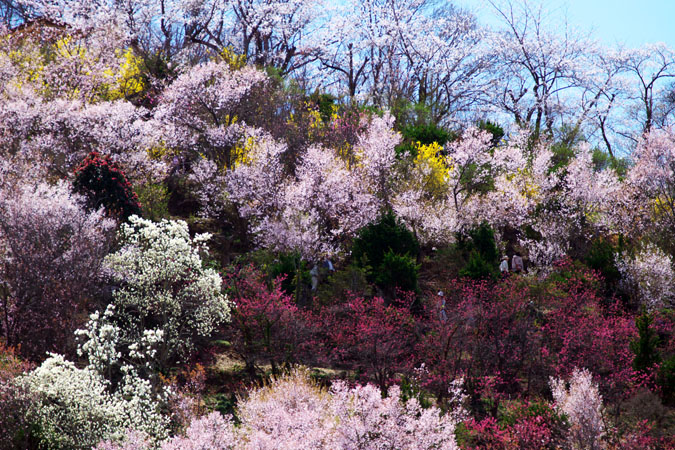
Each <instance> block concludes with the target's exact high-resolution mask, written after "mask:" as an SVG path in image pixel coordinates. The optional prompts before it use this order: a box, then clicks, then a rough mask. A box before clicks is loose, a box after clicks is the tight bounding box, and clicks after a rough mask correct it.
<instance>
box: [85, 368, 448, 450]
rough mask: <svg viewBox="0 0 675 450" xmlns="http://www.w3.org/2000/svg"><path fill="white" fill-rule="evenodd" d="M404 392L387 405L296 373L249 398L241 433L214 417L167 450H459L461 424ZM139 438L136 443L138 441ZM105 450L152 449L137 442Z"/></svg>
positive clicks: (365, 392) (362, 391)
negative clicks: (457, 429) (325, 386)
mask: <svg viewBox="0 0 675 450" xmlns="http://www.w3.org/2000/svg"><path fill="white" fill-rule="evenodd" d="M400 395H401V394H400V391H399V390H398V388H395V389H391V390H390V391H389V395H388V397H387V398H384V399H383V398H382V393H381V392H380V390H379V389H377V388H375V387H373V386H363V387H361V386H357V387H354V388H350V387H349V386H348V385H347V384H346V383H343V382H337V383H334V384H333V386H332V387H331V389H330V391H328V392H326V391H324V390H322V389H320V388H319V387H318V386H316V385H315V384H314V383H313V382H311V381H310V380H309V379H308V376H307V374H306V373H303V372H295V373H294V374H291V375H289V376H285V377H282V378H278V379H276V380H274V381H272V382H271V384H270V385H269V386H265V387H262V388H259V389H255V390H253V391H251V392H249V396H248V398H247V399H246V400H245V401H243V402H242V404H241V405H240V407H239V414H238V417H239V419H240V420H241V424H240V425H239V426H236V427H235V426H234V424H233V422H232V419H231V418H230V417H223V416H221V415H220V414H219V413H217V412H214V413H211V414H209V415H207V416H204V417H201V418H197V419H195V420H194V421H193V422H192V423H191V424H190V426H189V427H188V429H187V430H186V433H185V436H180V437H176V438H173V439H171V440H169V441H167V442H165V443H163V444H162V445H161V448H162V449H164V450H173V449H201V448H210V449H223V450H224V449H240V448H241V449H244V448H259V449H273V448H288V449H291V448H296V449H345V450H346V449H353V448H401V449H411V450H412V449H429V448H439V449H447V450H453V449H457V448H458V447H457V444H456V443H455V437H454V430H455V425H456V423H455V422H454V420H453V419H452V418H451V417H452V416H451V415H449V414H446V415H442V414H441V412H440V410H438V409H437V408H434V407H432V408H427V409H423V408H421V407H420V404H419V403H418V402H417V401H416V400H414V399H413V400H409V401H408V402H407V403H405V404H402V403H401V401H400V400H401V398H400ZM132 438H133V435H132ZM97 448H98V449H100V450H122V449H124V450H130V449H143V448H147V447H145V446H143V445H139V444H138V442H137V441H134V440H130V441H129V442H128V443H127V444H122V445H114V444H111V443H102V444H100V445H99V446H98V447H97Z"/></svg>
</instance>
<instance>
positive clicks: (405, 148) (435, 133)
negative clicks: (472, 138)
mask: <svg viewBox="0 0 675 450" xmlns="http://www.w3.org/2000/svg"><path fill="white" fill-rule="evenodd" d="M401 134H402V135H403V142H402V143H401V144H399V145H398V146H397V147H396V154H397V155H399V156H401V155H403V154H405V153H409V154H410V155H411V156H413V157H415V156H417V149H416V145H415V144H416V143H417V142H419V143H420V144H422V145H429V144H432V143H434V142H437V143H438V144H439V145H440V146H441V147H442V146H444V145H445V144H446V143H448V142H452V141H454V140H455V139H457V133H455V132H452V131H447V130H445V129H444V128H441V127H439V126H438V125H435V124H421V125H408V126H406V127H404V128H403V129H402V130H401Z"/></svg>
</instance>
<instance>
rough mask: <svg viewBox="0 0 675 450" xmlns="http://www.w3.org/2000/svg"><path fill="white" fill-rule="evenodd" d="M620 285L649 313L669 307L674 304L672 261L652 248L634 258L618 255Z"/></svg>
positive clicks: (674, 279)
mask: <svg viewBox="0 0 675 450" xmlns="http://www.w3.org/2000/svg"><path fill="white" fill-rule="evenodd" d="M617 259H618V260H617V264H616V265H617V268H618V269H619V272H621V276H622V278H623V281H622V284H623V285H624V288H626V289H627V290H628V291H629V292H631V293H632V294H633V295H634V296H635V297H637V300H639V302H640V304H641V305H642V306H643V307H644V308H646V309H647V310H648V311H651V310H654V309H658V308H661V307H669V306H671V305H672V304H673V301H674V300H675V271H674V270H673V258H672V257H671V256H670V255H668V254H666V253H664V252H663V251H662V250H661V249H659V248H658V247H656V246H655V245H646V246H645V247H644V248H643V249H642V250H641V251H640V252H639V253H637V254H636V255H635V256H633V257H630V256H628V255H617Z"/></svg>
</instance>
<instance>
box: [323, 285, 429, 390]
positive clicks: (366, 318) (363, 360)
mask: <svg viewBox="0 0 675 450" xmlns="http://www.w3.org/2000/svg"><path fill="white" fill-rule="evenodd" d="M411 304H412V299H411V298H407V299H406V298H404V299H400V300H398V301H397V302H395V303H394V304H391V305H386V303H385V301H384V300H383V299H382V298H379V297H375V298H373V299H365V298H362V297H355V298H352V299H350V300H349V301H347V302H346V303H344V304H341V305H337V306H334V307H329V308H326V309H325V310H324V311H322V312H321V324H322V325H321V327H322V328H323V330H325V339H326V341H325V342H326V346H327V354H326V356H328V358H329V360H330V362H332V363H333V364H335V365H337V366H338V367H341V368H345V369H351V370H356V371H358V372H359V373H361V374H363V375H364V376H365V377H366V378H367V379H369V380H374V381H375V382H377V384H378V385H379V386H380V389H382V390H383V391H386V388H387V387H388V386H389V384H390V382H391V381H392V379H393V377H394V375H395V374H396V373H398V372H402V371H406V370H409V368H410V363H411V358H412V355H413V354H414V347H415V341H416V333H415V330H416V323H415V318H414V317H413V315H412V314H411V312H410V306H411Z"/></svg>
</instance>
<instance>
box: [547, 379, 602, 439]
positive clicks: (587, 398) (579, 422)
mask: <svg viewBox="0 0 675 450" xmlns="http://www.w3.org/2000/svg"><path fill="white" fill-rule="evenodd" d="M549 384H550V386H551V391H552V392H553V400H554V401H555V407H556V409H557V410H558V411H560V412H562V413H564V414H565V415H566V416H567V418H568V419H569V421H570V425H571V426H572V428H571V429H570V435H569V441H570V444H571V445H572V446H573V448H575V449H579V450H582V449H583V450H597V449H600V448H603V447H602V441H601V439H602V437H603V436H604V435H605V433H606V431H607V429H606V426H605V422H604V419H603V415H602V414H603V407H602V396H601V395H600V393H599V392H598V386H597V385H596V384H595V383H594V382H593V376H592V375H591V373H590V372H589V371H588V370H586V369H582V370H579V369H574V372H573V373H572V378H571V379H570V380H569V389H568V388H567V386H566V384H567V383H566V382H565V380H561V379H554V378H551V380H550V383H549Z"/></svg>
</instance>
